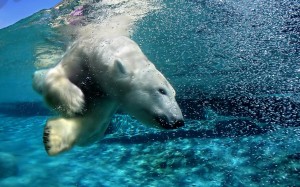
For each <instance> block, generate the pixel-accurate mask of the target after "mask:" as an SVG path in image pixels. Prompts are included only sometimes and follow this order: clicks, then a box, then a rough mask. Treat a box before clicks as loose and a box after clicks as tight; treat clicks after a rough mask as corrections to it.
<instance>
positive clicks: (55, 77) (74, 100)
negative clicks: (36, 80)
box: [43, 66, 85, 116]
mask: <svg viewBox="0 0 300 187" xmlns="http://www.w3.org/2000/svg"><path fill="white" fill-rule="evenodd" d="M43 95H44V98H45V100H46V102H47V103H48V104H49V105H50V106H51V107H53V108H54V109H55V110H57V111H58V112H60V113H62V114H64V115H66V116H74V115H76V114H80V113H82V112H83V109H84V104H85V101H84V95H83V92H82V91H81V89H80V88H78V87H77V86H76V85H75V84H73V83H72V82H71V81H70V80H69V79H68V78H67V77H66V76H65V75H64V73H63V70H62V68H60V66H58V67H55V68H53V69H50V70H49V72H48V73H47V76H46V78H45V85H44V88H43Z"/></svg>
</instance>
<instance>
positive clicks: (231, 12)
mask: <svg viewBox="0 0 300 187" xmlns="http://www.w3.org/2000/svg"><path fill="white" fill-rule="evenodd" d="M157 3H159V1H157ZM162 3H163V5H164V6H163V8H162V9H161V10H159V11H154V12H152V13H149V14H148V15H147V16H146V17H144V18H143V19H142V20H141V21H139V22H138V23H137V25H136V29H135V31H134V33H133V36H132V37H133V39H134V40H135V41H136V42H137V43H138V44H139V45H140V46H141V48H142V49H143V51H144V52H145V53H146V55H147V56H148V57H149V59H150V60H151V61H153V62H154V64H155V65H156V66H157V68H158V69H159V70H160V71H161V72H163V74H165V76H166V77H167V78H168V79H169V81H170V82H171V83H172V85H173V86H174V88H175V89H176V91H177V100H178V102H179V104H180V106H181V108H182V111H183V113H184V115H185V119H186V125H185V127H184V128H181V129H178V130H174V131H159V130H155V129H149V128H146V127H143V126H142V124H140V123H139V122H137V121H135V120H134V119H132V118H131V117H130V116H128V115H125V114H123V113H118V114H116V115H115V116H114V118H113V120H112V124H111V126H110V128H109V130H108V132H107V135H106V136H105V138H104V139H103V140H101V141H98V142H96V143H94V144H93V145H91V146H89V147H83V148H81V147H76V148H75V149H73V150H71V151H69V152H67V153H65V154H62V155H60V156H57V157H49V156H47V154H46V152H45V151H44V146H43V143H42V132H43V128H44V124H45V121H46V120H47V119H48V118H49V117H51V116H53V115H54V114H53V113H52V112H51V111H50V110H49V109H47V107H46V106H45V104H43V101H42V99H41V97H40V96H38V95H37V94H36V93H35V92H34V91H33V90H32V88H31V76H32V73H33V72H34V71H35V70H36V69H37V68H38V67H40V66H42V65H43V64H42V65H41V64H40V63H41V62H46V61H47V59H49V58H51V59H52V58H53V59H55V57H57V56H58V57H59V55H61V54H62V53H63V51H65V50H66V48H67V46H68V44H69V43H70V42H71V41H72V40H73V38H72V36H69V35H67V34H66V31H65V30H63V29H57V28H54V27H52V25H53V23H56V21H57V18H58V17H59V16H65V15H68V14H70V12H71V11H72V10H74V9H75V7H76V6H77V5H79V4H80V2H76V1H73V3H69V4H67V5H65V6H64V7H63V8H62V9H61V10H60V11H57V10H54V9H52V10H50V11H47V10H44V11H41V12H39V13H37V14H34V15H33V16H31V17H28V18H26V19H24V20H21V21H20V22H18V23H16V24H15V25H12V26H10V27H8V28H5V29H2V30H0V67H1V68H0V88H1V89H0V142H1V144H0V186H4V187H6V186H9V187H13V186H33V187H35V186H45V187H46V186H63V187H64V186H86V187H90V186H91V187H93V186H95V187H98V186H105V187H110V186H126V187H127V186H130V187H131V186H153V187H154V186H155V187H156V186H299V185H300V125H299V124H300V99H299V88H300V85H299V72H300V64H299V62H300V55H299V51H300V15H299V12H300V11H299V10H300V6H299V4H300V3H299V1H296V0H290V1H288V0H286V1H285V0H280V1H275V0H269V1H265V0H254V1H250V0H246V1H233V0H223V1H220V0H218V1H217V0H210V1H208V0H186V1H184V0H175V1H168V0H165V1H163V2H162ZM93 6H94V5H93V4H91V6H86V7H85V8H86V12H85V14H86V17H85V19H84V20H83V24H88V23H90V22H93V21H94V18H95V17H97V16H99V15H100V13H99V12H98V11H100V10H101V8H100V9H99V8H95V7H96V6H94V7H93ZM106 8H107V7H106ZM109 8H111V9H113V8H114V7H108V9H109ZM61 24H63V23H61ZM45 49H46V50H45ZM47 55H48V56H47Z"/></svg>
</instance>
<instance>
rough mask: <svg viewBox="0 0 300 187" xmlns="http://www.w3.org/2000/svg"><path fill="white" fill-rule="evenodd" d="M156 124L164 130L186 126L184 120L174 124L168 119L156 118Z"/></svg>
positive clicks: (176, 121)
mask: <svg viewBox="0 0 300 187" xmlns="http://www.w3.org/2000/svg"><path fill="white" fill-rule="evenodd" d="M155 120H156V122H157V123H158V124H159V125H160V126H161V127H162V128H163V129H177V128H179V127H182V126H184V121H183V119H178V120H175V121H173V122H170V121H169V120H168V119H167V118H166V117H164V116H161V117H156V118H155Z"/></svg>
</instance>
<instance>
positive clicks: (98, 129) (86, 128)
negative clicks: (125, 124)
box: [43, 98, 119, 156]
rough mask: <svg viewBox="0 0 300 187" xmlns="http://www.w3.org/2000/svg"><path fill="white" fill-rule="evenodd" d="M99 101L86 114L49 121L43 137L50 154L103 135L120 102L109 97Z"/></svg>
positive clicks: (81, 144)
mask: <svg viewBox="0 0 300 187" xmlns="http://www.w3.org/2000/svg"><path fill="white" fill-rule="evenodd" d="M99 101H100V102H99ZM99 101H97V102H96V101H95V105H93V107H91V108H90V109H89V110H88V111H87V112H86V113H85V115H82V116H78V117H71V118H64V117H59V118H54V119H49V120H48V121H47V123H46V126H45V129H44V138H43V139H44V145H45V149H46V151H47V153H48V154H49V155H51V156H54V155H57V154H59V153H62V152H64V151H67V150H69V149H71V148H72V147H73V146H74V145H79V146H86V145H89V144H91V143H93V142H95V141H96V140H98V139H100V138H101V137H102V136H103V134H104V132H105V131H106V129H107V126H108V124H109V122H110V120H111V118H112V116H113V114H114V113H115V111H116V110H117V108H118V105H119V104H118V103H117V102H115V101H113V100H110V99H108V98H104V99H101V100H99Z"/></svg>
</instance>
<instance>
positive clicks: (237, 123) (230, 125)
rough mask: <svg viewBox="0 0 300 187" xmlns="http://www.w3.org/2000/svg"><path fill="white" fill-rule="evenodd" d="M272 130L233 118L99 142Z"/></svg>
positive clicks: (137, 141)
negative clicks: (201, 126)
mask: <svg viewBox="0 0 300 187" xmlns="http://www.w3.org/2000/svg"><path fill="white" fill-rule="evenodd" d="M272 130H274V128H273V127H272V126H271V125H266V126H264V127H261V126H258V125H256V124H255V123H254V122H252V121H250V120H243V119H233V120H226V121H219V122H217V123H216V124H215V127H214V128H213V129H211V130H205V129H196V128H195V129H192V130H184V128H182V129H177V130H171V131H161V132H160V133H152V134H151V133H147V134H139V135H136V136H132V137H130V136H124V137H119V138H106V139H103V140H101V141H100V143H108V144H111V143H121V144H138V143H149V142H164V141H169V140H174V139H176V140H178V139H181V138H225V137H241V136H253V135H260V134H264V133H267V132H270V131H272Z"/></svg>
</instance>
